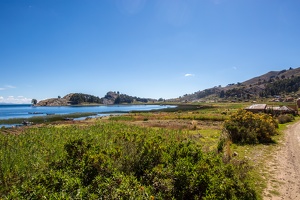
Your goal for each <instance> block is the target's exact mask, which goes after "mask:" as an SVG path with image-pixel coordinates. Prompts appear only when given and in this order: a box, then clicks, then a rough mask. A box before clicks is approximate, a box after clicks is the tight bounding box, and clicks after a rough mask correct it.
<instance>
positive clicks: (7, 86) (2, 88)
mask: <svg viewBox="0 0 300 200" xmlns="http://www.w3.org/2000/svg"><path fill="white" fill-rule="evenodd" d="M15 88H16V87H15V86H13V85H5V86H4V87H1V88H0V90H7V89H15Z"/></svg>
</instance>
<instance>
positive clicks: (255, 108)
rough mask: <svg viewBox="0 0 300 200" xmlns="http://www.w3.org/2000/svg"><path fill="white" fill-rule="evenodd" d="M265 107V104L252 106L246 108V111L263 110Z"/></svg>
mask: <svg viewBox="0 0 300 200" xmlns="http://www.w3.org/2000/svg"><path fill="white" fill-rule="evenodd" d="M266 107H267V104H253V105H251V106H249V107H247V108H245V109H246V110H265V109H266Z"/></svg>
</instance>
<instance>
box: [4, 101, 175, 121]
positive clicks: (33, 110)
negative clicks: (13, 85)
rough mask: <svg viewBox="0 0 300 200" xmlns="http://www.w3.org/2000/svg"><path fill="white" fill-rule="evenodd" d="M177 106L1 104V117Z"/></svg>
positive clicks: (100, 113)
mask: <svg viewBox="0 0 300 200" xmlns="http://www.w3.org/2000/svg"><path fill="white" fill-rule="evenodd" d="M171 107H175V106H172V105H166V106H160V105H109V106H104V105H103V106H102V105H101V106H57V107H36V106H31V105H29V104H13V105H6V104H5V105H0V119H11V118H29V117H33V116H45V115H50V114H51V115H53V114H71V113H89V112H91V113H97V114H98V115H100V116H101V115H104V113H106V114H107V113H117V112H130V111H147V110H157V109H162V108H171Z"/></svg>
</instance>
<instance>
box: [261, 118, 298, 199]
mask: <svg viewBox="0 0 300 200" xmlns="http://www.w3.org/2000/svg"><path fill="white" fill-rule="evenodd" d="M268 165H269V166H268V167H269V174H270V177H269V182H268V185H267V188H266V190H265V192H264V199H266V200H269V199H272V200H279V199H293V200H294V199H295V200H297V199H300V121H299V122H297V123H295V124H292V125H289V126H288V128H287V130H286V131H285V135H284V138H283V140H282V141H280V142H279V146H278V148H277V149H276V151H275V154H274V156H273V158H272V159H271V162H269V163H268Z"/></svg>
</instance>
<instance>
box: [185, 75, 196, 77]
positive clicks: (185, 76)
mask: <svg viewBox="0 0 300 200" xmlns="http://www.w3.org/2000/svg"><path fill="white" fill-rule="evenodd" d="M184 76H185V77H189V76H195V74H185V75H184Z"/></svg>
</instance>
